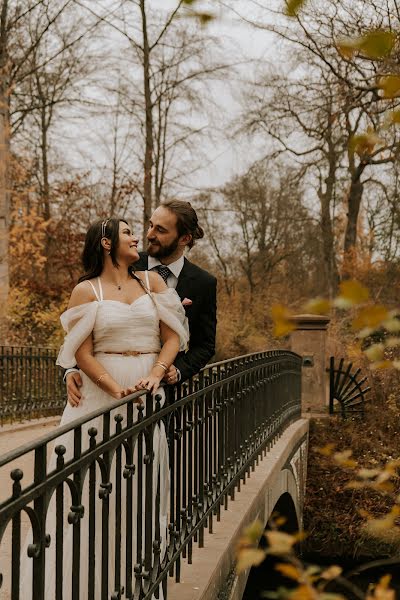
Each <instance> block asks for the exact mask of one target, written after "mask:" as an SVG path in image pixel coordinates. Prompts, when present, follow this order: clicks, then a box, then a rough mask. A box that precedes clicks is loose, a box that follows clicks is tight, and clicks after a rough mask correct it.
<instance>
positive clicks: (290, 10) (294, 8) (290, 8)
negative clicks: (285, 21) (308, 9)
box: [285, 0, 306, 17]
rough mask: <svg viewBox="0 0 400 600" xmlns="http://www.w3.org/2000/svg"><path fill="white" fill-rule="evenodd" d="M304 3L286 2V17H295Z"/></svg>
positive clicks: (288, 0)
mask: <svg viewBox="0 0 400 600" xmlns="http://www.w3.org/2000/svg"><path fill="white" fill-rule="evenodd" d="M305 3H306V0H286V1H285V15H286V16H288V17H296V16H297V15H298V14H299V12H300V10H301V9H302V8H303V6H304V4H305Z"/></svg>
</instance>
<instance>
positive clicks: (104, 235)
mask: <svg viewBox="0 0 400 600" xmlns="http://www.w3.org/2000/svg"><path fill="white" fill-rule="evenodd" d="M109 220H110V219H106V220H105V221H103V222H102V224H101V237H102V238H103V237H106V227H107V223H108V221H109Z"/></svg>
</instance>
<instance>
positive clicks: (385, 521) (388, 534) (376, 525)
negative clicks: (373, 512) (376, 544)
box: [364, 506, 400, 541]
mask: <svg viewBox="0 0 400 600" xmlns="http://www.w3.org/2000/svg"><path fill="white" fill-rule="evenodd" d="M399 514H400V507H399V506H393V508H392V510H391V511H390V512H389V513H387V514H386V515H384V516H383V517H381V518H379V519H370V520H369V521H367V523H365V525H364V529H365V531H366V532H367V533H368V534H369V535H371V536H373V537H380V538H384V539H385V540H389V539H390V540H392V541H394V540H398V539H399V538H400V531H399V529H398V528H397V527H395V520H396V519H397V517H398V516H399Z"/></svg>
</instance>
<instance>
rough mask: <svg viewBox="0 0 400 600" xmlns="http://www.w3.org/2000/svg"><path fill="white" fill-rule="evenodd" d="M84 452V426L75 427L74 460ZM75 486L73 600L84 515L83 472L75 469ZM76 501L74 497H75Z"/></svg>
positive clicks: (77, 590)
mask: <svg viewBox="0 0 400 600" xmlns="http://www.w3.org/2000/svg"><path fill="white" fill-rule="evenodd" d="M81 454H82V427H76V428H75V429H74V460H78V459H79V458H80V457H81ZM73 481H74V487H75V490H76V499H75V501H77V502H78V501H79V504H77V505H75V506H74V505H73V506H71V513H72V514H71V513H70V515H69V522H70V523H72V527H73V533H72V536H73V542H72V573H71V575H72V585H71V587H72V600H79V596H80V575H81V517H82V516H83V507H82V505H81V472H80V471H75V473H74V476H73ZM73 501H74V498H73Z"/></svg>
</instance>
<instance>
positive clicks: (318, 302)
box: [304, 297, 331, 315]
mask: <svg viewBox="0 0 400 600" xmlns="http://www.w3.org/2000/svg"><path fill="white" fill-rule="evenodd" d="M330 309H331V303H330V302H329V300H326V299H325V298H320V297H317V298H313V299H311V300H309V301H308V302H307V303H306V304H305V305H304V311H305V312H306V313H311V314H313V315H326V314H327V313H328V312H329V311H330Z"/></svg>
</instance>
